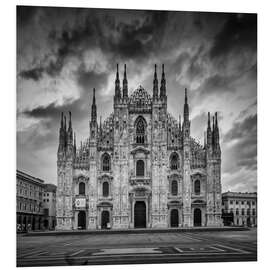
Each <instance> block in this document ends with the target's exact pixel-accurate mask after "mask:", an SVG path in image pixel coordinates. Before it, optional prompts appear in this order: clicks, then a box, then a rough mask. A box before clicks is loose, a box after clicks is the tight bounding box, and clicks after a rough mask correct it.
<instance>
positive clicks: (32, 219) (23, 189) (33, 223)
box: [16, 170, 44, 231]
mask: <svg viewBox="0 0 270 270" xmlns="http://www.w3.org/2000/svg"><path fill="white" fill-rule="evenodd" d="M16 178H17V231H26V230H41V229H43V207H42V194H43V190H44V181H43V180H41V179H39V178H36V177H33V176H31V175H29V174H26V173H24V172H22V171H19V170H17V177H16Z"/></svg>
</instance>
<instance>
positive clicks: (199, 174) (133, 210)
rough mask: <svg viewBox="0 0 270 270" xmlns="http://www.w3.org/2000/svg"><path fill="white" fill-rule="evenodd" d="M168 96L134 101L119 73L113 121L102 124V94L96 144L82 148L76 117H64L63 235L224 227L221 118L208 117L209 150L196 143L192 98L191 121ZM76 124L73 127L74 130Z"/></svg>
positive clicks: (139, 92)
mask: <svg viewBox="0 0 270 270" xmlns="http://www.w3.org/2000/svg"><path fill="white" fill-rule="evenodd" d="M161 73H162V74H161V81H160V88H159V83H158V77H157V67H156V65H155V69H154V76H153V93H152V95H150V94H149V93H148V92H147V91H146V89H144V88H143V87H142V86H139V87H138V88H137V89H136V90H135V91H133V93H132V94H129V88H128V79H127V70H126V65H125V66H124V73H123V81H122V85H121V83H120V79H119V71H118V65H117V71H116V79H115V93H114V102H113V113H112V114H111V115H110V116H109V117H108V118H107V119H106V120H105V121H101V119H100V123H98V120H97V106H96V97H95V89H94V90H93V100H92V106H91V116H90V121H89V137H88V138H86V140H85V141H84V142H83V143H81V145H80V146H79V147H77V145H76V138H75V133H73V128H72V119H71V113H70V112H69V119H66V116H64V115H63V113H62V115H61V124H60V131H59V147H58V153H57V181H58V182H57V185H58V188H57V229H58V230H72V229H88V230H96V229H110V228H112V229H130V228H172V227H193V226H211V227H213V226H222V220H221V176H220V169H221V150H220V144H219V127H218V119H217V113H215V114H214V116H213V117H212V119H211V116H210V113H209V112H208V121H207V123H206V132H205V140H204V144H203V145H201V144H200V143H198V142H197V141H196V140H195V139H194V138H192V137H191V135H190V125H191V122H190V119H189V104H188V97H187V90H186V89H185V101H184V111H183V120H181V117H179V120H176V119H175V118H174V117H173V116H172V115H171V114H170V113H169V112H168V110H167V89H166V78H165V71H164V65H162V72H161ZM67 122H68V123H67Z"/></svg>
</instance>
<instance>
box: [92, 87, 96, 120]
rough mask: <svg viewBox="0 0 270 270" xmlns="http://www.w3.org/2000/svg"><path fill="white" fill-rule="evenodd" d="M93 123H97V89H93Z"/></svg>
mask: <svg viewBox="0 0 270 270" xmlns="http://www.w3.org/2000/svg"><path fill="white" fill-rule="evenodd" d="M91 122H93V123H96V122H97V105H96V89H95V88H94V89H93V101H92V110H91Z"/></svg>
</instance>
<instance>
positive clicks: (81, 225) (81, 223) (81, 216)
mask: <svg viewBox="0 0 270 270" xmlns="http://www.w3.org/2000/svg"><path fill="white" fill-rule="evenodd" d="M78 229H79V230H85V229H86V216H85V211H79V213H78Z"/></svg>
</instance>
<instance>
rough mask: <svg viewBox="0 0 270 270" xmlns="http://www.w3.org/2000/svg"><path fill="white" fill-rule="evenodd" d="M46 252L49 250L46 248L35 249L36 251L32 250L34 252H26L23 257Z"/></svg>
mask: <svg viewBox="0 0 270 270" xmlns="http://www.w3.org/2000/svg"><path fill="white" fill-rule="evenodd" d="M43 253H44V254H45V253H48V251H44V250H35V251H32V252H29V253H25V254H23V255H22V257H28V256H33V255H34V256H36V255H40V254H43Z"/></svg>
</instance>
